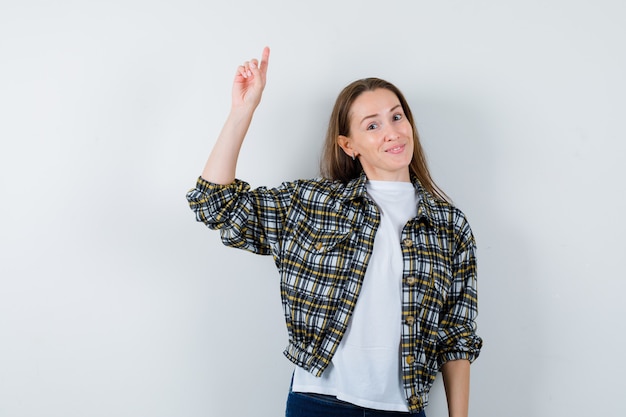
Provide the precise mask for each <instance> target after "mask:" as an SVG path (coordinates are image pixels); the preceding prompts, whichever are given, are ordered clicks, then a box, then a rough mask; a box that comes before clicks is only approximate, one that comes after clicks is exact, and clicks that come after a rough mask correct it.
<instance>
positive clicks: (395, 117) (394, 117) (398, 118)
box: [393, 113, 402, 120]
mask: <svg viewBox="0 0 626 417" xmlns="http://www.w3.org/2000/svg"><path fill="white" fill-rule="evenodd" d="M400 119H402V115H401V114H400V113H397V114H394V115H393V120H400Z"/></svg>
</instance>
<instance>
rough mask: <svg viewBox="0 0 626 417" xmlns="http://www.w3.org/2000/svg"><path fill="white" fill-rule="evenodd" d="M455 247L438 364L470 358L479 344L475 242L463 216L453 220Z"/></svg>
mask: <svg viewBox="0 0 626 417" xmlns="http://www.w3.org/2000/svg"><path fill="white" fill-rule="evenodd" d="M455 223H456V225H457V227H455V230H456V231H455V245H454V247H455V250H454V253H453V256H452V284H451V288H450V289H449V292H448V297H447V299H446V301H445V304H444V308H443V310H442V312H441V315H440V324H439V334H438V336H439V340H438V365H439V366H440V367H441V366H442V365H443V364H444V363H445V362H448V361H451V360H457V359H467V360H469V361H470V362H473V361H474V360H475V359H476V358H478V355H479V354H480V350H481V348H482V343H483V342H482V339H481V338H480V337H479V336H478V335H477V334H476V323H475V320H476V316H477V314H478V293H477V282H476V242H475V240H474V236H473V235H472V231H471V229H470V227H469V224H468V223H467V221H466V219H465V217H464V216H463V215H462V214H459V217H458V218H457V219H456V221H455Z"/></svg>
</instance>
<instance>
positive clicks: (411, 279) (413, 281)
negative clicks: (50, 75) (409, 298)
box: [406, 277, 417, 286]
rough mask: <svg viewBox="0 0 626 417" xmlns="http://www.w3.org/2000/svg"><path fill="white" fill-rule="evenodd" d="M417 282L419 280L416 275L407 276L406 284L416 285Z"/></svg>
mask: <svg viewBox="0 0 626 417" xmlns="http://www.w3.org/2000/svg"><path fill="white" fill-rule="evenodd" d="M416 282H417V280H416V279H415V277H407V278H406V285H411V286H413V285H415V283H416Z"/></svg>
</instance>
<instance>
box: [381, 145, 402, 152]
mask: <svg viewBox="0 0 626 417" xmlns="http://www.w3.org/2000/svg"><path fill="white" fill-rule="evenodd" d="M404 146H405V145H399V146H394V147H393V148H389V149H387V150H386V151H385V152H388V153H393V154H397V153H401V152H402V151H404Z"/></svg>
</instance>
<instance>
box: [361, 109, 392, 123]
mask: <svg viewBox="0 0 626 417" xmlns="http://www.w3.org/2000/svg"><path fill="white" fill-rule="evenodd" d="M398 107H402V105H401V104H396V105H395V106H393V107H392V108H390V109H389V113H391V112H392V111H394V110H395V109H397V108H398ZM376 116H378V113H376V114H370V115H369V116H365V117H364V118H363V119H361V123H363V122H364V121H365V120H366V119H371V118H373V117H376Z"/></svg>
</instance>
